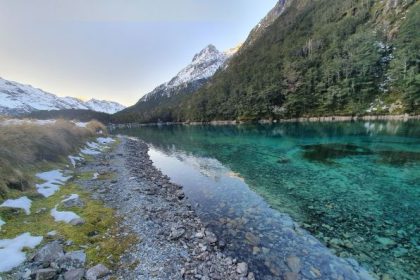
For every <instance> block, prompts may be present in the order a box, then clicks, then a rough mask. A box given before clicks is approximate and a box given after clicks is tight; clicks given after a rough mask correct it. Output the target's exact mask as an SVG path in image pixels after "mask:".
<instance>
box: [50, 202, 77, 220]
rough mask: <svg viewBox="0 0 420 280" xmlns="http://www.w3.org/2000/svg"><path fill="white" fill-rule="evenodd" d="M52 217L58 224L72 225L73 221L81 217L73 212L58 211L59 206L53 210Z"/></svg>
mask: <svg viewBox="0 0 420 280" xmlns="http://www.w3.org/2000/svg"><path fill="white" fill-rule="evenodd" d="M51 216H53V217H54V220H55V221H56V222H65V223H70V221H71V220H74V219H79V218H80V216H79V215H77V214H76V213H74V212H71V211H57V205H56V206H55V208H53V209H51Z"/></svg>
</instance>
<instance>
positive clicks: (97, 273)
mask: <svg viewBox="0 0 420 280" xmlns="http://www.w3.org/2000/svg"><path fill="white" fill-rule="evenodd" d="M109 273H110V271H109V269H108V268H107V267H106V266H104V265H103V264H98V265H95V266H94V267H91V268H89V269H88V271H86V275H85V278H86V280H96V279H98V278H102V277H105V276H107V275H108V274H109Z"/></svg>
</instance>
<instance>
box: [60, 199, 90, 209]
mask: <svg viewBox="0 0 420 280" xmlns="http://www.w3.org/2000/svg"><path fill="white" fill-rule="evenodd" d="M61 204H62V205H63V207H64V208H71V207H79V208H82V207H84V206H85V203H84V202H83V200H81V199H80V197H75V198H72V199H69V200H65V201H63V202H61Z"/></svg>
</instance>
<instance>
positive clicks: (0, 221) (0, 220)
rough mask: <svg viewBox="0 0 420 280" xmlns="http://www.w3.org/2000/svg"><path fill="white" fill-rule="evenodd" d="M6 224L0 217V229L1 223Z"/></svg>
mask: <svg viewBox="0 0 420 280" xmlns="http://www.w3.org/2000/svg"><path fill="white" fill-rule="evenodd" d="M5 224H6V222H5V221H3V220H2V219H0V229H1V226H2V225H5Z"/></svg>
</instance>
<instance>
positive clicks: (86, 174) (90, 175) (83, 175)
mask: <svg viewBox="0 0 420 280" xmlns="http://www.w3.org/2000/svg"><path fill="white" fill-rule="evenodd" d="M93 173H94V172H93V171H88V172H79V173H77V174H76V175H75V177H76V178H77V179H79V180H91V179H92V178H93Z"/></svg>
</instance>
